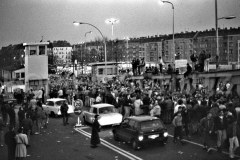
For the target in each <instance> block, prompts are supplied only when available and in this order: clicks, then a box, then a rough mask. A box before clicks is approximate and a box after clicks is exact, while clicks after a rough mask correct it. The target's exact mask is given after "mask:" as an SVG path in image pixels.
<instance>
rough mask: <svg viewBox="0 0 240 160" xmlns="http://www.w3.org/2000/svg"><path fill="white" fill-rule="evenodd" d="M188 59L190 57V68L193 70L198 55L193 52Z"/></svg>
mask: <svg viewBox="0 0 240 160" xmlns="http://www.w3.org/2000/svg"><path fill="white" fill-rule="evenodd" d="M190 59H191V61H192V68H193V70H194V71H195V70H196V69H195V66H196V62H197V60H198V57H197V55H196V54H195V53H194V52H193V54H192V55H191V56H190Z"/></svg>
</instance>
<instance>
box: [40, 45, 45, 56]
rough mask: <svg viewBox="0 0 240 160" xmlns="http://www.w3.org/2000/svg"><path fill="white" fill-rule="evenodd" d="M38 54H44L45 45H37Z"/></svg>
mask: <svg viewBox="0 0 240 160" xmlns="http://www.w3.org/2000/svg"><path fill="white" fill-rule="evenodd" d="M39 55H45V46H39Z"/></svg>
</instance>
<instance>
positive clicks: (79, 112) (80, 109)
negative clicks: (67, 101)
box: [74, 99, 83, 127]
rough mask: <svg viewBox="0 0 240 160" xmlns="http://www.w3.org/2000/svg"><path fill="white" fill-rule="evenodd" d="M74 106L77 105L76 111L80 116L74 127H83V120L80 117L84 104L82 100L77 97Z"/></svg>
mask: <svg viewBox="0 0 240 160" xmlns="http://www.w3.org/2000/svg"><path fill="white" fill-rule="evenodd" d="M74 106H75V109H74V113H75V114H76V115H77V116H78V121H77V124H76V125H75V126H74V127H82V126H83V125H82V124H81V120H80V117H79V116H80V115H81V113H82V106H83V102H82V100H80V99H77V100H76V101H75V102H74Z"/></svg>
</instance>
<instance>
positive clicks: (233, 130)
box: [227, 119, 240, 158]
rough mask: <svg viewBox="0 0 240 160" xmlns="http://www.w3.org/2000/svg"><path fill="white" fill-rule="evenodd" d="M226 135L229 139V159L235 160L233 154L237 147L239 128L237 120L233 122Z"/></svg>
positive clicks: (239, 135)
mask: <svg viewBox="0 0 240 160" xmlns="http://www.w3.org/2000/svg"><path fill="white" fill-rule="evenodd" d="M227 135H228V137H229V143H230V147H229V157H230V158H235V156H234V152H235V151H236V149H237V148H238V147H239V141H238V137H240V128H239V126H238V125H237V119H235V120H233V123H232V124H231V125H230V126H229V127H228V129H227Z"/></svg>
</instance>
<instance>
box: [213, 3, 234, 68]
mask: <svg viewBox="0 0 240 160" xmlns="http://www.w3.org/2000/svg"><path fill="white" fill-rule="evenodd" d="M234 18H236V17H235V16H227V17H221V18H218V8H217V0H215V24H216V43H217V50H216V70H218V68H219V58H220V57H219V39H218V20H221V19H234ZM228 61H229V60H228Z"/></svg>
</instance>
